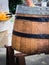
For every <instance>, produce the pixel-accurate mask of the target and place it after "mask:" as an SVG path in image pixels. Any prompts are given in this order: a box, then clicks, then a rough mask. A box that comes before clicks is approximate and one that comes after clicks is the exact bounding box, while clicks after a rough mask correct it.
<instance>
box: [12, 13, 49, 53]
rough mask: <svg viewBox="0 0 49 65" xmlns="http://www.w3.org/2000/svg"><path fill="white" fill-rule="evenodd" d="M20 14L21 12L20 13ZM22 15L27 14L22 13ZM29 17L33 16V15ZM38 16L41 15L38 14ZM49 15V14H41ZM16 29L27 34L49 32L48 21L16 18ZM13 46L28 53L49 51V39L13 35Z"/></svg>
mask: <svg viewBox="0 0 49 65" xmlns="http://www.w3.org/2000/svg"><path fill="white" fill-rule="evenodd" d="M18 15H19V14H18ZM20 16H26V17H28V16H29V15H27V14H26V15H24V14H20ZM29 17H32V16H31V15H30V16H29ZM36 17H39V16H38V15H37V16H36ZM41 17H49V16H41ZM14 30H15V31H18V32H22V33H27V34H49V21H48V22H37V21H36V22H35V21H33V22H31V21H29V20H22V19H16V20H15V23H14ZM12 47H13V48H14V49H16V50H18V51H21V52H23V53H26V54H36V53H47V52H48V53H49V39H37V38H25V37H20V36H16V35H13V38H12Z"/></svg>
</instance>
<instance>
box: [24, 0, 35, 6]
mask: <svg viewBox="0 0 49 65" xmlns="http://www.w3.org/2000/svg"><path fill="white" fill-rule="evenodd" d="M25 2H26V4H27V5H28V6H31V7H33V6H35V5H34V3H33V1H32V0H25Z"/></svg>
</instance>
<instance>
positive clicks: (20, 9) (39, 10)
mask: <svg viewBox="0 0 49 65" xmlns="http://www.w3.org/2000/svg"><path fill="white" fill-rule="evenodd" d="M16 13H20V14H35V15H49V7H41V6H35V7H28V6H24V5H17V8H16Z"/></svg>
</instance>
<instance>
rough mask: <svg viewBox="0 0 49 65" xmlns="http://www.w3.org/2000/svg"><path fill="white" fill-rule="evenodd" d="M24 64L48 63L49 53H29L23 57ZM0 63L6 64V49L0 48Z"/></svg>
mask: <svg viewBox="0 0 49 65" xmlns="http://www.w3.org/2000/svg"><path fill="white" fill-rule="evenodd" d="M25 61H26V65H49V55H45V54H40V55H31V56H27V57H25ZM0 65H6V49H5V48H0Z"/></svg>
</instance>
